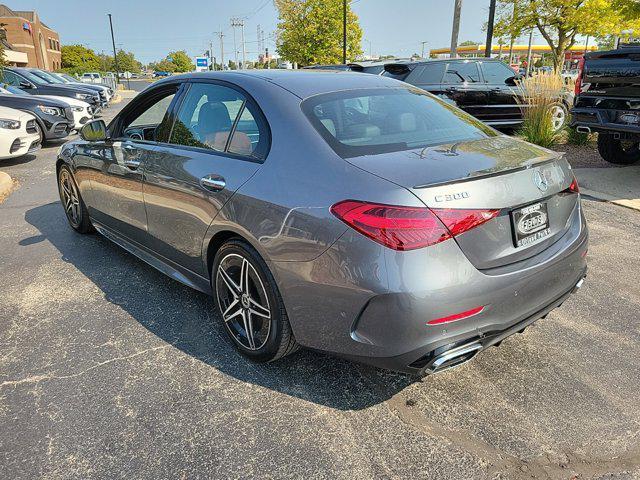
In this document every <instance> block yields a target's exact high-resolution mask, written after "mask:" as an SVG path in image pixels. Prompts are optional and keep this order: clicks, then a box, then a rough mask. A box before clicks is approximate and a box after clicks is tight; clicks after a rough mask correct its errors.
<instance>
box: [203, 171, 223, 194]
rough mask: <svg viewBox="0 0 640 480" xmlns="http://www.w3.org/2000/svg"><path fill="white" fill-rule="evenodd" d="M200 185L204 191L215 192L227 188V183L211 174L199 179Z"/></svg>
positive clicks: (218, 176)
mask: <svg viewBox="0 0 640 480" xmlns="http://www.w3.org/2000/svg"><path fill="white" fill-rule="evenodd" d="M200 185H201V186H202V188H204V189H206V190H210V191H214V192H217V191H219V190H223V189H224V187H226V186H227V183H226V182H225V181H224V178H222V177H221V176H220V175H213V174H211V175H207V176H204V177H202V178H201V179H200Z"/></svg>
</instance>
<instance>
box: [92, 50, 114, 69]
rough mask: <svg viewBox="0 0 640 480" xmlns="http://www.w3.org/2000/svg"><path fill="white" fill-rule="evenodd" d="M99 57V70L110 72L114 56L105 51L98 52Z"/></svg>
mask: <svg viewBox="0 0 640 480" xmlns="http://www.w3.org/2000/svg"><path fill="white" fill-rule="evenodd" d="M96 57H97V58H98V63H99V65H100V66H99V67H98V70H99V71H101V72H108V71H109V70H112V69H113V57H112V56H111V55H107V54H105V53H98V54H97V55H96Z"/></svg>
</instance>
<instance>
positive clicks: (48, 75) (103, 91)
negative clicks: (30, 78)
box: [33, 69, 113, 113]
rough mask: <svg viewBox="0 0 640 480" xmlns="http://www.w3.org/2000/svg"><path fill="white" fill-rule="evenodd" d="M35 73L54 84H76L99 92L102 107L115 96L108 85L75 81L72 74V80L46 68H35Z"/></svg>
mask: <svg viewBox="0 0 640 480" xmlns="http://www.w3.org/2000/svg"><path fill="white" fill-rule="evenodd" d="M33 73H34V75H37V76H39V77H40V78H42V79H43V80H45V81H46V82H49V83H52V84H57V85H70V86H76V87H81V88H86V89H89V90H92V91H94V92H97V93H98V95H100V107H106V106H107V105H108V104H109V100H111V97H112V96H113V90H112V89H110V88H109V87H107V86H106V85H94V84H87V83H82V82H79V81H78V80H75V81H73V77H71V76H68V77H69V78H71V79H72V80H69V79H68V78H65V77H64V76H62V75H60V74H57V73H53V72H46V71H44V70H38V69H34V70H33ZM99 110H100V109H96V113H97V111H99Z"/></svg>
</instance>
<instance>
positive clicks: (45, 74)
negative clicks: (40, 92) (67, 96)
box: [33, 70, 64, 83]
mask: <svg viewBox="0 0 640 480" xmlns="http://www.w3.org/2000/svg"><path fill="white" fill-rule="evenodd" d="M33 74H34V75H37V76H39V77H40V78H44V79H45V80H46V81H48V82H50V83H64V82H63V81H62V80H60V79H59V78H56V77H54V76H53V75H51V74H50V73H48V72H43V71H41V70H37V71H34V72H33Z"/></svg>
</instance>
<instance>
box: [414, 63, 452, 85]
mask: <svg viewBox="0 0 640 480" xmlns="http://www.w3.org/2000/svg"><path fill="white" fill-rule="evenodd" d="M444 67H445V64H444V63H442V62H438V63H432V64H427V65H425V66H424V67H422V70H420V72H417V75H416V76H415V79H414V76H413V75H412V76H411V82H409V83H412V84H424V83H440V82H442V75H443V74H444Z"/></svg>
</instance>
